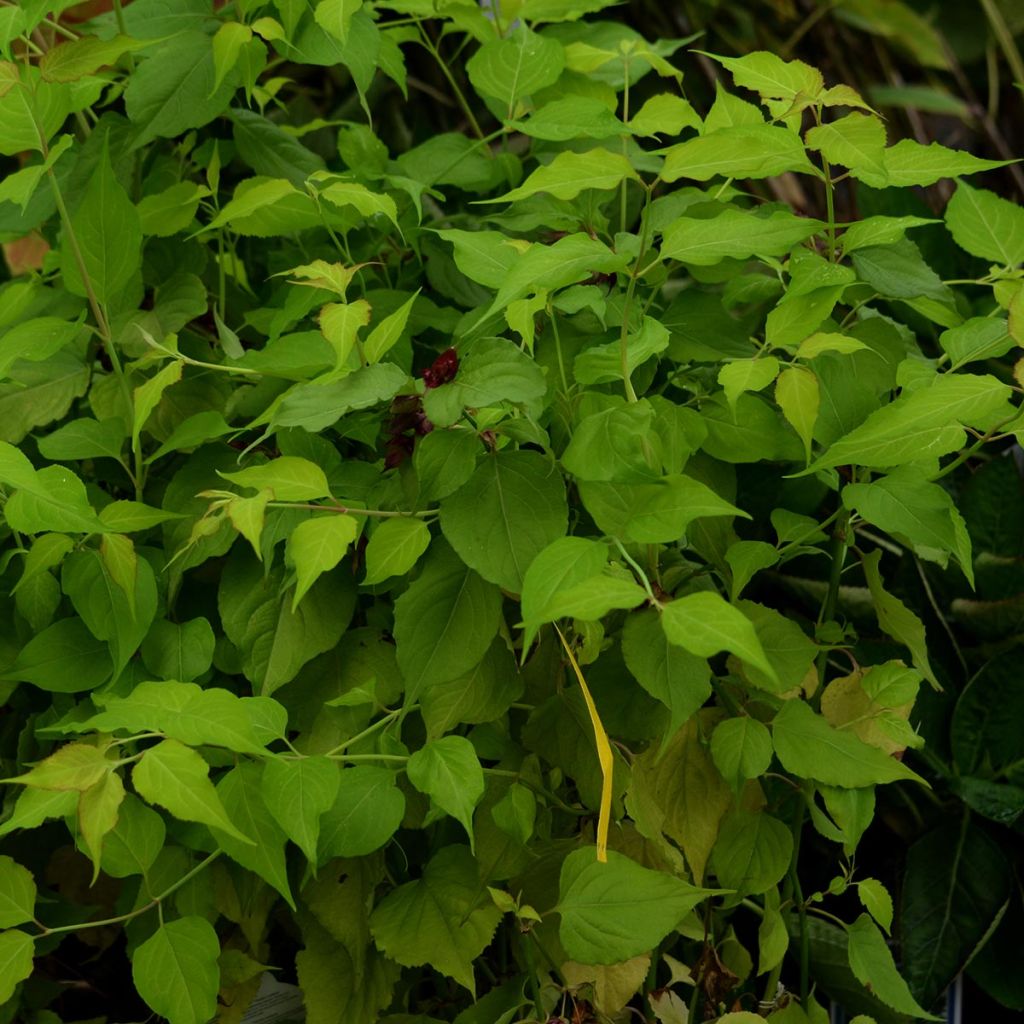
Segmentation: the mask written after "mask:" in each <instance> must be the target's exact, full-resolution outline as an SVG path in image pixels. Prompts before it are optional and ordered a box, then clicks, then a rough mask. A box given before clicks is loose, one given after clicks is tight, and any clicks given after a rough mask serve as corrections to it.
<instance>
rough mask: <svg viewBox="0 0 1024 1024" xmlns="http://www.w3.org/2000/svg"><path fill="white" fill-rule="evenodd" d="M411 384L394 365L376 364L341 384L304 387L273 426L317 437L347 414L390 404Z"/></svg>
mask: <svg viewBox="0 0 1024 1024" xmlns="http://www.w3.org/2000/svg"><path fill="white" fill-rule="evenodd" d="M408 380H409V377H408V375H407V374H406V372H405V371H404V370H402V369H400V368H399V367H398V366H396V365H395V364H394V363H375V364H374V365H373V366H364V367H363V368H362V369H361V370H356V371H355V373H350V374H348V376H345V377H342V378H341V379H339V380H330V381H327V382H326V383H322V384H321V383H317V382H313V383H310V384H300V385H298V386H297V387H295V388H292V390H291V391H289V392H287V393H286V394H285V396H284V397H283V398H282V399H281V403H280V405H278V406H277V408H276V410H275V411H274V412H273V414H272V418H273V423H274V425H275V427H302V428H304V429H305V430H308V431H310V432H314V433H315V432H316V431H320V430H324V429H325V428H327V427H330V426H332V425H333V424H334V423H336V422H337V421H338V420H339V419H340V418H341V417H342V416H344V415H345V414H346V413H350V412H354V411H356V410H358V409H368V408H369V407H370V406H373V405H377V404H378V403H380V402H386V401H390V399H392V398H394V396H395V395H396V394H397V393H398V391H399V389H401V388H403V387H404V386H405V384H406V383H407V382H408Z"/></svg>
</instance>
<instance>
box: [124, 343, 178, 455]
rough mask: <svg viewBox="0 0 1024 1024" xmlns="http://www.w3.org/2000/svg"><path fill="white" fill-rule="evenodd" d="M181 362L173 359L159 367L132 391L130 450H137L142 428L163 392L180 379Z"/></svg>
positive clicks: (158, 402)
mask: <svg viewBox="0 0 1024 1024" xmlns="http://www.w3.org/2000/svg"><path fill="white" fill-rule="evenodd" d="M181 373H182V364H181V363H180V362H179V361H177V360H175V361H174V362H171V363H167V364H166V365H165V366H163V367H161V368H160V370H158V371H157V372H156V373H155V374H153V376H152V377H150V378H149V379H148V380H147V381H146V382H145V383H144V384H140V385H139V386H138V387H137V388H135V390H134V391H133V392H132V450H133V451H138V450H139V438H140V436H141V435H142V428H143V427H144V426H145V425H146V422H147V420H148V419H149V417H150V416H151V415H152V414H153V410H154V409H156V407H157V406H158V405H159V404H160V399H161V398H163V394H164V392H165V391H166V390H167V389H168V388H169V387H171V386H172V385H173V384H177V383H178V381H180V380H181Z"/></svg>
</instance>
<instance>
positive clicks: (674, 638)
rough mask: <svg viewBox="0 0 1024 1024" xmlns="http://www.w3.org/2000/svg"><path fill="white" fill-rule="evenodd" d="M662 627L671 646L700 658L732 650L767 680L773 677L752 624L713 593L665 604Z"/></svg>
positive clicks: (703, 592) (687, 596)
mask: <svg viewBox="0 0 1024 1024" xmlns="http://www.w3.org/2000/svg"><path fill="white" fill-rule="evenodd" d="M661 625H662V628H663V629H664V630H665V636H667V637H668V639H669V642H670V643H673V644H676V645H677V646H678V647H682V648H684V649H685V650H687V651H689V652H690V653H691V654H695V655H697V657H699V658H710V657H712V656H713V655H715V654H718V653H719V652H720V651H731V652H732V653H733V654H735V655H736V656H737V657H738V658H741V659H742V660H743V661H746V662H749V663H750V664H751V665H753V666H754V667H755V668H759V669H761V671H763V672H765V673H766V674H767V675H768V677H769V678H770V679H774V678H775V670H774V669H773V668H772V666H771V663H770V662H769V661H768V659H767V657H766V656H765V653H764V650H763V649H762V647H761V642H760V640H758V638H757V633H756V632H755V630H754V624H753V623H752V622H751V621H750V619H748V618H747V617H746V616H745V615H744V614H743V613H742V612H741V611H739V610H738V609H737V608H734V607H733V606H732V605H731V604H729V603H728V602H727V601H725V600H724V599H723V598H722V597H721V596H720V595H719V594H717V593H715V592H713V591H710V590H705V591H702V592H700V593H696V594H687V595H686V596H685V597H680V598H677V599H676V600H675V601H672V602H671V603H669V604H667V605H666V606H665V607H664V608H663V609H662V613H661Z"/></svg>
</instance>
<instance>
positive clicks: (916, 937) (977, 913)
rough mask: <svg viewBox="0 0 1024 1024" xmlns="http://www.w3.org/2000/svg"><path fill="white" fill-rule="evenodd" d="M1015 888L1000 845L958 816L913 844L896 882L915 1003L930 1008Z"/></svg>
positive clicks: (902, 946)
mask: <svg viewBox="0 0 1024 1024" xmlns="http://www.w3.org/2000/svg"><path fill="white" fill-rule="evenodd" d="M1013 889H1014V878H1013V871H1012V869H1011V867H1010V865H1009V864H1008V863H1007V859H1006V855H1005V853H1004V851H1003V848H1001V847H1000V844H999V843H998V842H996V841H995V839H993V838H992V837H990V836H989V835H988V834H987V832H986V831H985V829H984V828H981V827H978V826H977V825H975V824H973V822H971V821H970V820H969V819H967V818H965V819H964V820H963V821H958V822H953V821H950V822H945V823H943V824H941V825H940V826H939V827H938V828H936V829H934V830H933V831H931V832H929V833H927V834H926V835H924V836H922V837H921V838H920V839H918V840H917V842H915V843H914V844H913V845H912V846H911V847H910V850H909V852H908V854H907V867H906V874H905V876H904V878H903V879H902V884H901V890H902V906H901V908H900V933H901V936H900V937H901V942H900V949H901V951H902V955H903V962H902V968H903V975H904V977H905V978H906V979H907V982H908V983H909V985H910V991H911V992H912V993H913V995H914V997H915V998H917V999H918V1000H919V1001H920V1002H921V1003H923V1004H924V1005H926V1006H931V1005H932V1004H933V1003H934V1002H935V1000H936V999H938V998H939V996H941V994H942V992H943V991H944V990H945V988H946V986H947V985H949V984H950V983H951V981H952V980H953V978H955V977H956V976H957V975H958V974H959V973H960V972H961V971H962V970H963V968H964V965H965V964H966V963H967V962H968V961H969V960H970V959H971V957H973V956H974V954H975V952H976V951H977V950H978V948H979V946H981V945H982V944H983V943H985V941H986V937H987V936H988V935H989V934H990V933H991V929H992V928H993V927H994V926H995V924H996V922H997V921H998V920H999V918H1000V916H1001V915H1002V914H1003V912H1004V911H1003V908H1004V907H1005V905H1006V901H1007V899H1008V898H1012V897H1011V894H1012V892H1013Z"/></svg>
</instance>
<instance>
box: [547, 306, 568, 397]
mask: <svg viewBox="0 0 1024 1024" xmlns="http://www.w3.org/2000/svg"><path fill="white" fill-rule="evenodd" d="M548 321H549V322H550V324H551V333H552V334H553V335H554V338H555V355H556V356H558V373H559V376H560V377H561V378H562V394H563V395H568V394H569V381H568V379H567V377H566V376H565V360H564V359H563V357H562V338H561V336H560V335H559V333H558V318H557V317H556V316H555V311H554V309H553V308H552V307H551V305H550V303H549V304H548Z"/></svg>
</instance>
